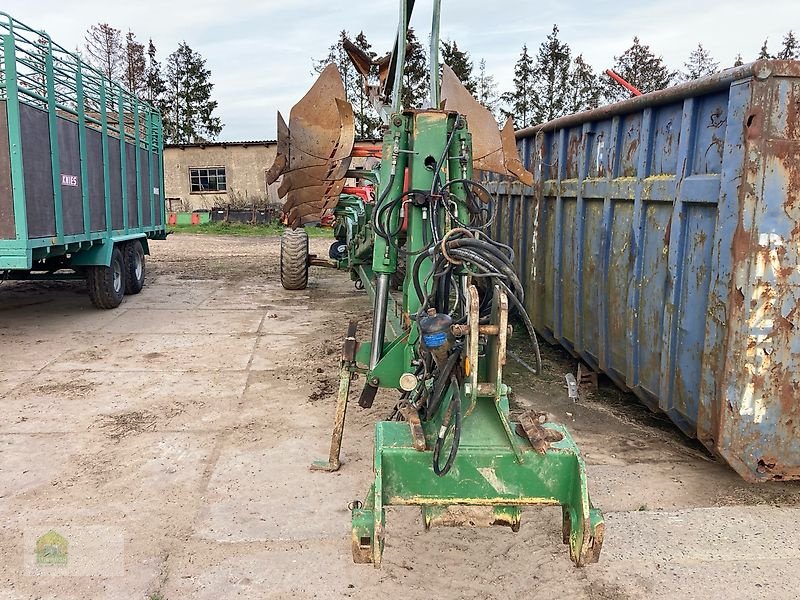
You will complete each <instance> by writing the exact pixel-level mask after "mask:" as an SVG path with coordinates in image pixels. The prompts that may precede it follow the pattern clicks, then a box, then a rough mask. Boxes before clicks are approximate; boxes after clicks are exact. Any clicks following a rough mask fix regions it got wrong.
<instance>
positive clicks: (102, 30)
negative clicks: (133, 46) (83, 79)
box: [84, 23, 123, 80]
mask: <svg viewBox="0 0 800 600" xmlns="http://www.w3.org/2000/svg"><path fill="white" fill-rule="evenodd" d="M84 39H85V42H86V43H85V48H86V57H85V58H86V61H87V62H88V63H89V64H90V65H91V66H93V67H94V68H95V69H97V70H98V71H100V72H101V73H102V74H103V75H105V76H106V77H108V78H109V79H112V80H116V79H118V78H119V76H120V74H121V70H122V69H121V65H122V54H123V45H122V32H121V31H120V30H119V29H116V28H114V27H112V26H111V25H109V24H108V23H98V24H96V25H92V26H91V27H89V29H87V30H86V36H85V38H84Z"/></svg>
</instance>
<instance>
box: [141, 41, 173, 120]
mask: <svg viewBox="0 0 800 600" xmlns="http://www.w3.org/2000/svg"><path fill="white" fill-rule="evenodd" d="M166 92H167V84H166V82H165V81H164V76H163V75H162V74H161V63H159V62H158V60H157V59H156V46H155V44H154V43H153V40H152V39H151V40H150V42H149V44H148V45H147V70H146V73H145V80H144V90H143V94H142V99H143V100H146V101H147V102H149V103H150V104H152V105H153V106H155V107H156V108H157V109H158V110H159V111H161V114H162V115H166V114H167V112H168V107H167V105H166V99H165V94H166Z"/></svg>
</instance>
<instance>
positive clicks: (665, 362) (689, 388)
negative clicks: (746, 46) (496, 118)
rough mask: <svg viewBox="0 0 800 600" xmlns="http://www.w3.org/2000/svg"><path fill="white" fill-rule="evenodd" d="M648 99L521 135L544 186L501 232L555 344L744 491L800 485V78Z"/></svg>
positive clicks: (716, 80)
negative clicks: (702, 452) (778, 482)
mask: <svg viewBox="0 0 800 600" xmlns="http://www.w3.org/2000/svg"><path fill="white" fill-rule="evenodd" d="M681 91H682V93H681ZM650 98H652V101H648V100H649V98H648V97H643V98H642V99H639V100H635V101H630V102H628V103H623V104H620V105H618V106H615V107H608V108H604V109H600V110H598V111H594V112H592V113H587V114H586V115H574V116H570V117H566V118H563V119H561V120H558V121H555V122H552V123H550V124H546V125H543V126H541V127H536V128H531V129H529V130H525V132H523V133H522V134H520V137H519V138H518V145H519V151H520V155H521V156H522V157H523V161H524V162H525V165H526V167H527V168H528V169H529V170H530V171H531V172H532V173H533V174H534V184H533V187H532V188H525V189H523V190H522V191H521V193H520V188H519V184H513V185H510V184H507V183H504V182H499V183H495V185H497V189H498V190H499V192H500V195H499V197H498V200H497V202H496V213H497V215H498V223H497V224H496V225H495V226H494V227H493V228H492V231H493V232H494V234H495V235H496V236H497V237H498V238H499V240H500V241H502V242H505V243H508V244H511V245H513V247H514V249H515V252H516V253H517V260H518V261H519V265H518V270H519V273H520V275H521V276H522V277H524V278H526V280H524V281H523V283H524V285H525V289H526V292H527V297H526V305H527V308H528V310H529V313H530V315H531V318H532V320H533V322H534V325H535V327H536V329H537V331H538V332H539V334H540V335H542V336H543V337H544V338H545V339H547V340H548V341H550V342H559V343H561V344H562V345H563V346H564V347H565V348H567V349H568V350H569V351H570V352H572V353H573V354H575V355H576V356H579V357H580V358H582V359H583V360H584V361H586V362H587V363H588V364H589V365H590V366H592V367H595V368H598V369H600V370H602V371H603V372H605V373H606V374H608V375H609V376H610V377H611V378H612V379H613V380H614V381H615V382H617V383H618V384H620V385H622V386H623V387H626V388H629V389H631V390H632V391H633V392H634V393H635V394H636V395H637V396H638V397H639V398H640V399H641V400H642V401H643V402H644V403H646V404H647V405H648V406H650V407H651V408H653V409H655V410H662V411H664V412H665V413H666V414H667V415H668V416H669V417H670V419H671V420H672V421H673V422H674V423H675V424H676V425H678V426H679V427H680V428H681V429H682V430H683V431H684V432H685V433H686V434H688V435H691V436H696V437H698V439H700V440H701V441H702V442H703V443H704V444H705V445H706V446H707V447H708V448H709V449H711V450H713V451H714V452H716V453H717V454H718V455H719V456H721V457H722V458H723V459H724V460H726V461H727V462H728V463H729V464H731V465H732V466H733V467H734V468H735V469H736V470H737V471H738V472H739V473H740V474H741V475H742V476H743V477H744V478H746V479H748V480H753V481H755V480H763V479H800V376H798V373H800V266H798V265H800V62H785V61H784V62H781V61H775V62H763V63H755V64H754V65H751V66H749V67H747V68H743V69H741V70H739V71H730V72H725V73H723V74H720V75H719V76H714V77H710V78H708V79H707V80H705V81H702V82H698V83H693V84H692V85H685V86H683V87H682V88H679V89H675V90H668V91H665V92H664V93H657V94H654V95H651V96H650ZM626 107H629V108H628V109H627V110H626ZM526 226H527V228H526Z"/></svg>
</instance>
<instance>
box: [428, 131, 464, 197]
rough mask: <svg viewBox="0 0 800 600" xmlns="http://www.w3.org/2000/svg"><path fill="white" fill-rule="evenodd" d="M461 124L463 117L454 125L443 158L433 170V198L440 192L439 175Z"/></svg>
mask: <svg viewBox="0 0 800 600" xmlns="http://www.w3.org/2000/svg"><path fill="white" fill-rule="evenodd" d="M460 122H461V117H456V122H455V123H453V131H451V132H450V135H449V136H448V138H447V143H446V144H445V146H444V151H443V152H442V156H441V157H439V160H438V162H437V163H436V168H435V169H434V170H433V181H432V182H431V196H433V195H434V194H435V193H436V192H438V191H439V189H441V188H437V185H436V184H437V183H439V173H441V171H442V166H444V161H445V159H446V158H447V155H448V154H449V153H450V144H452V143H453V139H454V138H455V137H456V131H458V126H459V124H460Z"/></svg>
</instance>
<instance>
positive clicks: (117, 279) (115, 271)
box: [86, 245, 125, 308]
mask: <svg viewBox="0 0 800 600" xmlns="http://www.w3.org/2000/svg"><path fill="white" fill-rule="evenodd" d="M86 283H87V284H88V287H89V297H90V298H91V299H92V304H94V305H95V306H96V307H97V308H116V307H118V306H119V305H120V304H121V303H122V297H123V296H124V295H125V259H124V258H123V256H122V252H121V251H120V249H119V246H116V245H115V246H114V250H112V252H111V265H110V266H108V267H106V266H92V267H88V268H87V269H86Z"/></svg>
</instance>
